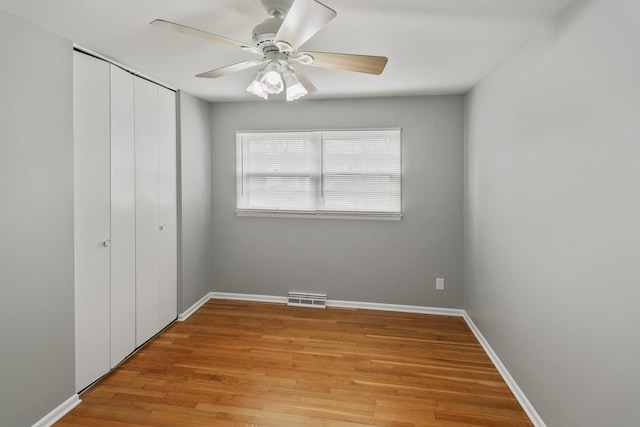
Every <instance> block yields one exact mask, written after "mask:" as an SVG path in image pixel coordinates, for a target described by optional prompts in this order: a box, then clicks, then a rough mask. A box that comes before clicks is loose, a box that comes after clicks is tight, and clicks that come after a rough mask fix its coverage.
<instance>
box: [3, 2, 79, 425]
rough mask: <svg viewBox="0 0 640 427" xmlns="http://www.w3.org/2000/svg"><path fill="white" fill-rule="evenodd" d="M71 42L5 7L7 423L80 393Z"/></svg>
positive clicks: (36, 415)
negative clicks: (76, 377)
mask: <svg viewBox="0 0 640 427" xmlns="http://www.w3.org/2000/svg"><path fill="white" fill-rule="evenodd" d="M71 52H72V45H71V43H70V42H68V41H65V40H62V39H60V38H58V37H56V36H53V35H51V34H49V33H47V32H45V31H43V30H41V29H38V28H36V27H34V26H32V25H29V24H27V23H25V22H23V21H21V20H20V19H18V18H16V17H13V16H11V15H8V14H6V13H4V12H2V11H0V58H2V66H1V67H0V94H1V95H0V200H1V201H2V202H1V206H0V236H2V244H0V346H1V349H0V425H2V426H16V427H17V426H27V425H31V424H33V423H34V422H36V421H38V420H39V419H40V418H42V417H43V416H44V415H46V414H47V413H49V412H50V411H51V410H53V409H54V408H55V407H57V406H58V405H60V404H61V403H63V402H64V401H65V400H67V399H68V398H69V397H71V396H72V395H73V394H74V393H75V390H74V375H75V373H74V323H73V313H74V306H73V111H72V102H73V101H72V57H71Z"/></svg>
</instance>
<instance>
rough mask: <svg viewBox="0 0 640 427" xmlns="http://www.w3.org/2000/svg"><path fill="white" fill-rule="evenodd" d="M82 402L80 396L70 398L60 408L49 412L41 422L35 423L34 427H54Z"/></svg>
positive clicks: (75, 395)
mask: <svg viewBox="0 0 640 427" xmlns="http://www.w3.org/2000/svg"><path fill="white" fill-rule="evenodd" d="M80 402H82V400H80V396H78V395H77V394H74V395H73V396H71V397H70V398H68V399H67V400H66V401H65V402H64V403H62V404H61V405H60V406H58V407H57V408H56V409H54V410H53V411H51V412H49V413H48V414H47V415H45V416H44V417H43V418H42V419H40V421H38V422H37V423H35V424H34V425H33V426H32V427H50V426H52V425H54V424H55V423H56V422H57V421H58V420H60V418H62V417H64V416H65V415H67V414H68V413H69V412H71V410H72V409H73V408H75V407H76V406H78V405H79V404H80Z"/></svg>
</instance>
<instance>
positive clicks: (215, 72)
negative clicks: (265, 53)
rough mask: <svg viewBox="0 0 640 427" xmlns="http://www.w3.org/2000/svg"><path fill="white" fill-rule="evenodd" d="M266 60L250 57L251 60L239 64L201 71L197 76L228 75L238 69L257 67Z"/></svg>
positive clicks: (214, 76) (212, 77)
mask: <svg viewBox="0 0 640 427" xmlns="http://www.w3.org/2000/svg"><path fill="white" fill-rule="evenodd" d="M265 62H267V61H266V60H260V59H250V60H249V61H244V62H238V63H237V64H233V65H227V66H226V67H222V68H216V69H215V70H211V71H207V72H205V73H200V74H198V75H197V76H196V77H204V78H207V79H215V78H216V77H221V76H226V75H227V74H231V73H235V72H237V71H242V70H246V69H247V68H251V67H256V66H258V65H262V64H264V63H265Z"/></svg>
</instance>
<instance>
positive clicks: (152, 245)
mask: <svg viewBox="0 0 640 427" xmlns="http://www.w3.org/2000/svg"><path fill="white" fill-rule="evenodd" d="M134 89H135V156H136V158H135V169H136V345H137V346H140V345H142V344H144V342H145V341H147V340H148V339H149V338H151V337H152V336H153V335H155V334H156V333H157V332H158V331H159V327H158V324H159V321H158V319H159V305H160V289H159V281H160V273H159V268H158V266H159V263H160V241H159V234H160V233H159V229H160V217H159V212H158V205H159V201H158V199H159V183H158V125H159V121H158V86H157V85H155V84H153V83H150V82H148V81H146V80H143V79H141V78H138V77H136V78H134Z"/></svg>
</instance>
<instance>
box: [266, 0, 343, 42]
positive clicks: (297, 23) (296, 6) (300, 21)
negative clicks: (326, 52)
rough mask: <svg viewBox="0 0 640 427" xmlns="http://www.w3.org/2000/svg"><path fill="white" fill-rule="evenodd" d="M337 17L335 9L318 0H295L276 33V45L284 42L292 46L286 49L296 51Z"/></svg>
mask: <svg viewBox="0 0 640 427" xmlns="http://www.w3.org/2000/svg"><path fill="white" fill-rule="evenodd" d="M335 17H336V11H335V10H333V9H331V8H329V7H327V6H325V5H323V4H322V3H320V2H318V1H316V0H295V1H294V2H293V5H291V9H289V12H287V16H286V17H285V18H284V22H283V23H282V25H281V26H280V29H279V30H278V34H276V37H275V41H276V45H277V46H281V43H283V44H284V46H286V45H288V46H289V47H290V49H284V50H288V51H294V50H296V49H297V48H298V47H300V46H302V44H304V42H306V41H307V40H309V39H310V38H311V37H313V36H314V35H315V34H316V33H317V32H318V31H320V30H321V29H322V28H324V26H325V25H327V24H328V23H329V22H331V20H332V19H333V18H335Z"/></svg>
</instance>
